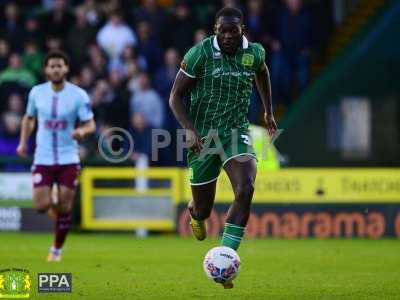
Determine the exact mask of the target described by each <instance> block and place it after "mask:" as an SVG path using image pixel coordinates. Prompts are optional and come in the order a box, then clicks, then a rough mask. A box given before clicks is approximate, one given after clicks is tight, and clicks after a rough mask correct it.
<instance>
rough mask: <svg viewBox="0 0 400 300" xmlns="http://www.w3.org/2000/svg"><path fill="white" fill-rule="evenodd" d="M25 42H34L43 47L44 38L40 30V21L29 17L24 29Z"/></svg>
mask: <svg viewBox="0 0 400 300" xmlns="http://www.w3.org/2000/svg"><path fill="white" fill-rule="evenodd" d="M23 37H24V38H23V39H24V40H33V41H36V42H37V43H38V45H39V46H40V47H42V46H43V41H44V36H43V32H42V31H41V30H40V25H39V21H38V20H37V19H35V18H34V17H32V16H31V17H28V18H27V19H26V21H25V27H24V35H23Z"/></svg>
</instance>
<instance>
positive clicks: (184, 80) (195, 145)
mask: <svg viewBox="0 0 400 300" xmlns="http://www.w3.org/2000/svg"><path fill="white" fill-rule="evenodd" d="M195 82H196V79H195V78H191V77H189V76H187V75H186V74H185V73H184V72H182V71H179V72H178V75H177V76H176V78H175V82H174V85H173V86H172V90H171V94H170V96H169V107H170V108H171V110H172V112H173V113H174V116H175V118H176V119H177V120H178V122H179V124H181V126H182V128H184V129H186V140H187V143H188V145H189V147H190V148H192V149H193V150H194V151H195V152H200V150H201V137H200V134H199V133H198V132H197V130H196V128H195V127H194V125H193V122H192V120H191V119H190V118H189V115H188V112H187V109H186V105H185V103H184V96H185V95H187V94H188V93H189V92H190V90H191V89H192V87H193V85H194V84H195Z"/></svg>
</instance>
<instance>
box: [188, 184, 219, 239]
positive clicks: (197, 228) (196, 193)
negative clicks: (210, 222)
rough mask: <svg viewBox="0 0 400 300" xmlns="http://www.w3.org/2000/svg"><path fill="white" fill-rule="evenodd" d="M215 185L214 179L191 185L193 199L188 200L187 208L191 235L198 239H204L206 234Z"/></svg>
mask: <svg viewBox="0 0 400 300" xmlns="http://www.w3.org/2000/svg"><path fill="white" fill-rule="evenodd" d="M216 186H217V181H216V180H214V181H212V182H210V183H206V184H202V185H192V197H193V200H191V201H190V202H189V204H188V209H189V212H190V216H191V221H190V225H191V226H192V231H193V235H194V236H195V237H196V239H198V240H199V241H202V240H204V239H205V238H206V236H207V228H206V220H207V218H208V217H209V216H210V214H211V210H212V208H213V205H214V198H215V189H216Z"/></svg>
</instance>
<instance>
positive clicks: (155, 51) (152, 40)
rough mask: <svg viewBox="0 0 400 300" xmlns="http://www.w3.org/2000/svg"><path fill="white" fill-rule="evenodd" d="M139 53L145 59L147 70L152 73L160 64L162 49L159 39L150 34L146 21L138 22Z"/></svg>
mask: <svg viewBox="0 0 400 300" xmlns="http://www.w3.org/2000/svg"><path fill="white" fill-rule="evenodd" d="M138 35H139V53H140V54H141V55H143V57H144V58H145V59H146V64H147V71H148V72H149V73H150V74H151V75H152V74H153V73H154V72H155V71H156V70H157V68H158V67H159V66H160V65H161V64H162V49H161V45H160V42H159V40H158V39H157V37H156V36H154V35H152V26H151V25H150V23H148V22H144V21H143V22H140V23H139V24H138Z"/></svg>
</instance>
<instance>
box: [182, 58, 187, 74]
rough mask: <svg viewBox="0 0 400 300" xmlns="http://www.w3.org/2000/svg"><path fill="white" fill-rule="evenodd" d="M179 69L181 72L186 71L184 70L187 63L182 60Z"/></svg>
mask: <svg viewBox="0 0 400 300" xmlns="http://www.w3.org/2000/svg"><path fill="white" fill-rule="evenodd" d="M181 69H182V70H183V71H186V69H187V63H186V62H185V61H184V60H182V62H181Z"/></svg>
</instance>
